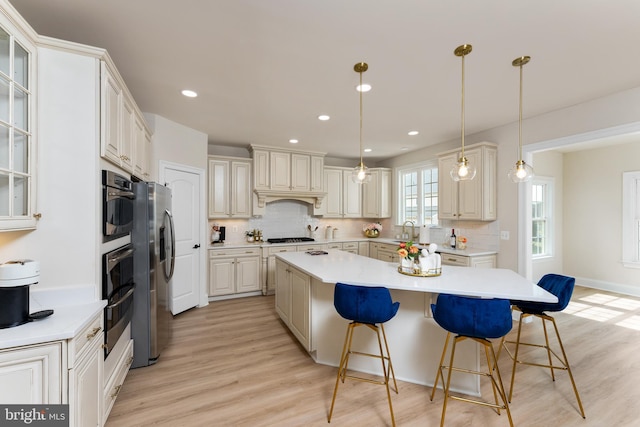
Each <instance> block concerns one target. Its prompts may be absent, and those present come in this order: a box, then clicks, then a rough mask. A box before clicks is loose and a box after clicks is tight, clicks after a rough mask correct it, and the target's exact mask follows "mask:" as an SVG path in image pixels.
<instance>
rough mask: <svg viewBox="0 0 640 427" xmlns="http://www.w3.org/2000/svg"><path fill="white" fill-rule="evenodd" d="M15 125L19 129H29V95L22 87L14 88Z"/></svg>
mask: <svg viewBox="0 0 640 427" xmlns="http://www.w3.org/2000/svg"><path fill="white" fill-rule="evenodd" d="M13 92H14V98H13V125H14V126H15V127H17V128H18V129H23V130H29V129H28V128H27V123H29V108H28V107H29V95H28V94H27V93H26V92H25V91H23V90H22V89H18V88H15V89H14V91H13Z"/></svg>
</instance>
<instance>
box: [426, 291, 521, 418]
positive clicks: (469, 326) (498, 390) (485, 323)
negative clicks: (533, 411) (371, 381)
mask: <svg viewBox="0 0 640 427" xmlns="http://www.w3.org/2000/svg"><path fill="white" fill-rule="evenodd" d="M431 309H432V311H433V318H434V319H435V321H436V323H438V325H440V326H441V327H442V328H444V329H445V330H446V331H447V338H446V340H445V343H444V348H443V350H442V356H441V357H440V365H439V366H438V372H436V378H435V380H434V383H433V389H432V390H431V400H433V397H434V395H435V392H436V387H437V386H438V380H439V379H440V378H442V383H443V386H444V403H443V404H442V417H441V418H440V426H441V427H442V426H444V417H445V414H446V411H447V401H448V400H449V399H455V400H461V401H463V402H468V403H475V404H478V405H483V406H488V407H490V408H493V409H494V410H496V412H497V413H498V415H499V414H500V410H501V409H504V410H505V411H506V412H507V418H508V419H509V424H510V425H511V426H512V427H513V420H512V418H511V411H510V410H509V404H508V403H507V397H506V393H505V390H504V385H503V384H502V378H501V377H500V370H499V369H498V365H497V363H496V360H497V359H496V354H495V352H494V350H493V344H492V343H491V341H489V338H501V337H503V336H505V335H506V334H507V333H508V332H509V331H510V330H511V326H512V323H513V322H512V320H511V308H510V303H509V301H508V300H505V299H481V298H471V297H464V296H458V295H448V294H440V295H438V300H437V301H436V304H435V305H432V306H431ZM452 334H455V337H454V338H453V345H452V348H451V358H450V361H449V366H445V365H444V358H445V354H446V352H447V347H448V344H449V340H450V338H451V335H452ZM465 339H470V340H473V341H475V342H477V343H479V344H482V346H483V347H484V352H485V355H486V357H487V372H478V371H473V370H470V369H463V368H459V367H455V366H454V365H453V363H454V357H455V354H456V344H457V343H458V342H460V341H463V340H465ZM445 369H446V370H447V380H446V381H445V379H444V374H443V371H444V370H445ZM453 371H456V372H463V373H467V374H474V375H480V376H485V377H488V378H489V379H490V380H491V388H492V390H493V400H494V403H491V402H487V401H484V400H479V399H470V398H466V397H461V396H454V395H452V394H451V393H450V392H449V387H450V385H451V373H452V372H453ZM498 396H499V397H500V399H498ZM499 400H500V401H502V403H500V402H499Z"/></svg>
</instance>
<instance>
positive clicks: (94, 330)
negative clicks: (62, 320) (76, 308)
mask: <svg viewBox="0 0 640 427" xmlns="http://www.w3.org/2000/svg"><path fill="white" fill-rule="evenodd" d="M101 330H102V328H101V327H96V328H93V330H92V331H91V332H89V333H88V334H87V339H88V340H90V339H93V338H95V336H96V335H98V332H100V331H101Z"/></svg>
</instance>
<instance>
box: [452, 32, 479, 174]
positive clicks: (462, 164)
mask: <svg viewBox="0 0 640 427" xmlns="http://www.w3.org/2000/svg"><path fill="white" fill-rule="evenodd" d="M471 50H472V46H471V45H470V44H463V45H461V46H458V47H457V48H456V49H455V50H454V51H453V53H454V55H456V56H459V57H461V58H462V109H461V111H462V113H461V116H460V122H461V125H460V135H461V137H460V139H461V141H462V151H461V152H460V158H459V159H458V162H457V163H456V164H455V165H453V167H452V168H451V171H450V172H449V175H451V179H453V180H454V181H470V180H472V179H473V178H474V177H475V176H476V167H475V165H474V164H473V163H470V162H469V160H468V159H467V158H466V157H465V156H464V57H465V56H466V55H468V54H469V53H471Z"/></svg>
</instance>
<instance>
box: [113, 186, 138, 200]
mask: <svg viewBox="0 0 640 427" xmlns="http://www.w3.org/2000/svg"><path fill="white" fill-rule="evenodd" d="M119 197H126V198H127V199H131V200H135V198H136V195H135V193H134V192H133V191H124V190H118V189H116V188H108V189H107V201H108V202H110V201H111V200H113V199H117V198H119Z"/></svg>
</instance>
